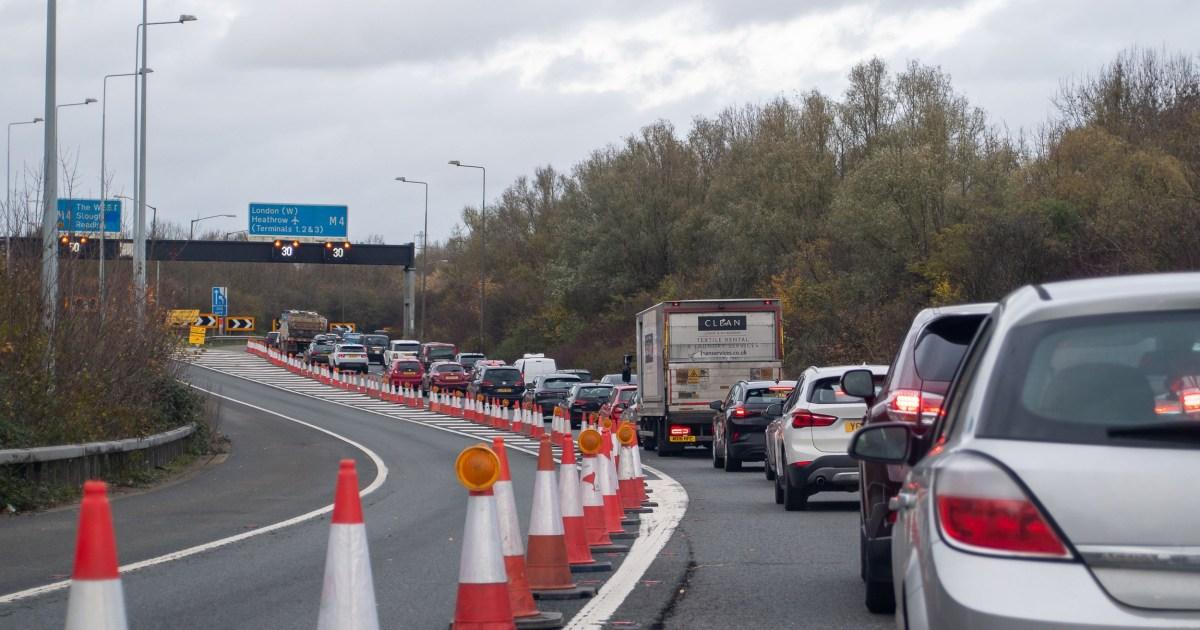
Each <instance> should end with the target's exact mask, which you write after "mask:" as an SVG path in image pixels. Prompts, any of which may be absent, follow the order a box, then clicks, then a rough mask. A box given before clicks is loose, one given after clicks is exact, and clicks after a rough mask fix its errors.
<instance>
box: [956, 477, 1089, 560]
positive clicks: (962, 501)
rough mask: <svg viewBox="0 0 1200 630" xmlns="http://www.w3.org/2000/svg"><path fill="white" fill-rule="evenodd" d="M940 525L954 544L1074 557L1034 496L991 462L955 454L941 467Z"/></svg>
mask: <svg viewBox="0 0 1200 630" xmlns="http://www.w3.org/2000/svg"><path fill="white" fill-rule="evenodd" d="M934 496H935V499H936V502H937V513H938V525H939V527H940V528H941V531H942V534H943V536H945V538H946V539H947V541H948V542H950V543H951V545H952V546H958V547H962V548H966V549H968V550H971V551H977V552H981V553H990V554H993V555H1006V556H1023V557H1031V556H1032V557H1040V558H1063V559H1066V558H1070V557H1071V552H1069V551H1068V550H1067V547H1066V545H1065V544H1064V543H1063V541H1062V539H1061V538H1060V537H1059V535H1058V534H1057V533H1056V532H1055V531H1054V528H1053V527H1052V526H1051V525H1050V522H1049V521H1048V520H1047V519H1046V517H1045V515H1044V514H1042V511H1041V510H1040V509H1038V507H1037V505H1035V504H1034V503H1033V501H1032V500H1031V499H1030V498H1029V495H1028V494H1026V493H1025V491H1024V490H1023V489H1022V488H1021V486H1019V485H1018V484H1017V482H1016V481H1014V480H1013V479H1012V477H1010V476H1009V475H1008V473H1007V472H1005V471H1004V470H1002V469H1001V468H1000V467H999V466H996V465H995V464H993V463H992V462H990V461H988V460H986V459H984V458H982V457H979V456H976V455H964V454H959V455H954V456H952V458H951V459H950V460H949V461H948V462H947V463H946V464H945V465H944V466H942V467H941V468H939V469H938V471H937V479H936V481H935V486H934Z"/></svg>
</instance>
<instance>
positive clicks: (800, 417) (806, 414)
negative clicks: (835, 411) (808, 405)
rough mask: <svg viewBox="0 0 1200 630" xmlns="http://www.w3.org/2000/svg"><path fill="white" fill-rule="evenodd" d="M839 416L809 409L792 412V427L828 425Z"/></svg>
mask: <svg viewBox="0 0 1200 630" xmlns="http://www.w3.org/2000/svg"><path fill="white" fill-rule="evenodd" d="M837 421H838V419H837V416H827V415H825V414H823V413H813V412H811V411H809V410H807V409H800V410H799V411H793V412H792V428H793V429H803V428H804V427H827V426H831V425H832V424H833V423H835V422H837Z"/></svg>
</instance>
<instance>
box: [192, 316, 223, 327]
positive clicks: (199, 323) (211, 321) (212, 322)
mask: <svg viewBox="0 0 1200 630" xmlns="http://www.w3.org/2000/svg"><path fill="white" fill-rule="evenodd" d="M220 321H221V320H220V318H219V317H217V316H216V315H214V314H212V313H200V314H199V315H197V316H196V323H195V326H196V327H199V328H216V327H217V324H219V323H220Z"/></svg>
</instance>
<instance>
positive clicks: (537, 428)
mask: <svg viewBox="0 0 1200 630" xmlns="http://www.w3.org/2000/svg"><path fill="white" fill-rule="evenodd" d="M525 415H526V416H527V417H528V418H529V423H530V424H532V425H533V437H535V438H538V439H539V440H540V439H541V438H542V436H543V435H546V420H545V419H544V418H542V410H541V409H540V408H539V409H537V410H536V412H535V411H534V408H533V405H525Z"/></svg>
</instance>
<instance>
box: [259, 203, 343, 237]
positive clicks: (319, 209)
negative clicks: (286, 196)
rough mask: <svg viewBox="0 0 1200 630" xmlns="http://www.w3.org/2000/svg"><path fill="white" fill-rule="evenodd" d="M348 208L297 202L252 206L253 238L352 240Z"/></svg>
mask: <svg viewBox="0 0 1200 630" xmlns="http://www.w3.org/2000/svg"><path fill="white" fill-rule="evenodd" d="M347 214H348V208H347V207H346V206H320V205H312V204H296V203H252V204H250V213H249V218H250V226H249V227H250V236H270V237H282V238H338V239H345V238H348V236H347V232H346V216H347Z"/></svg>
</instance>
